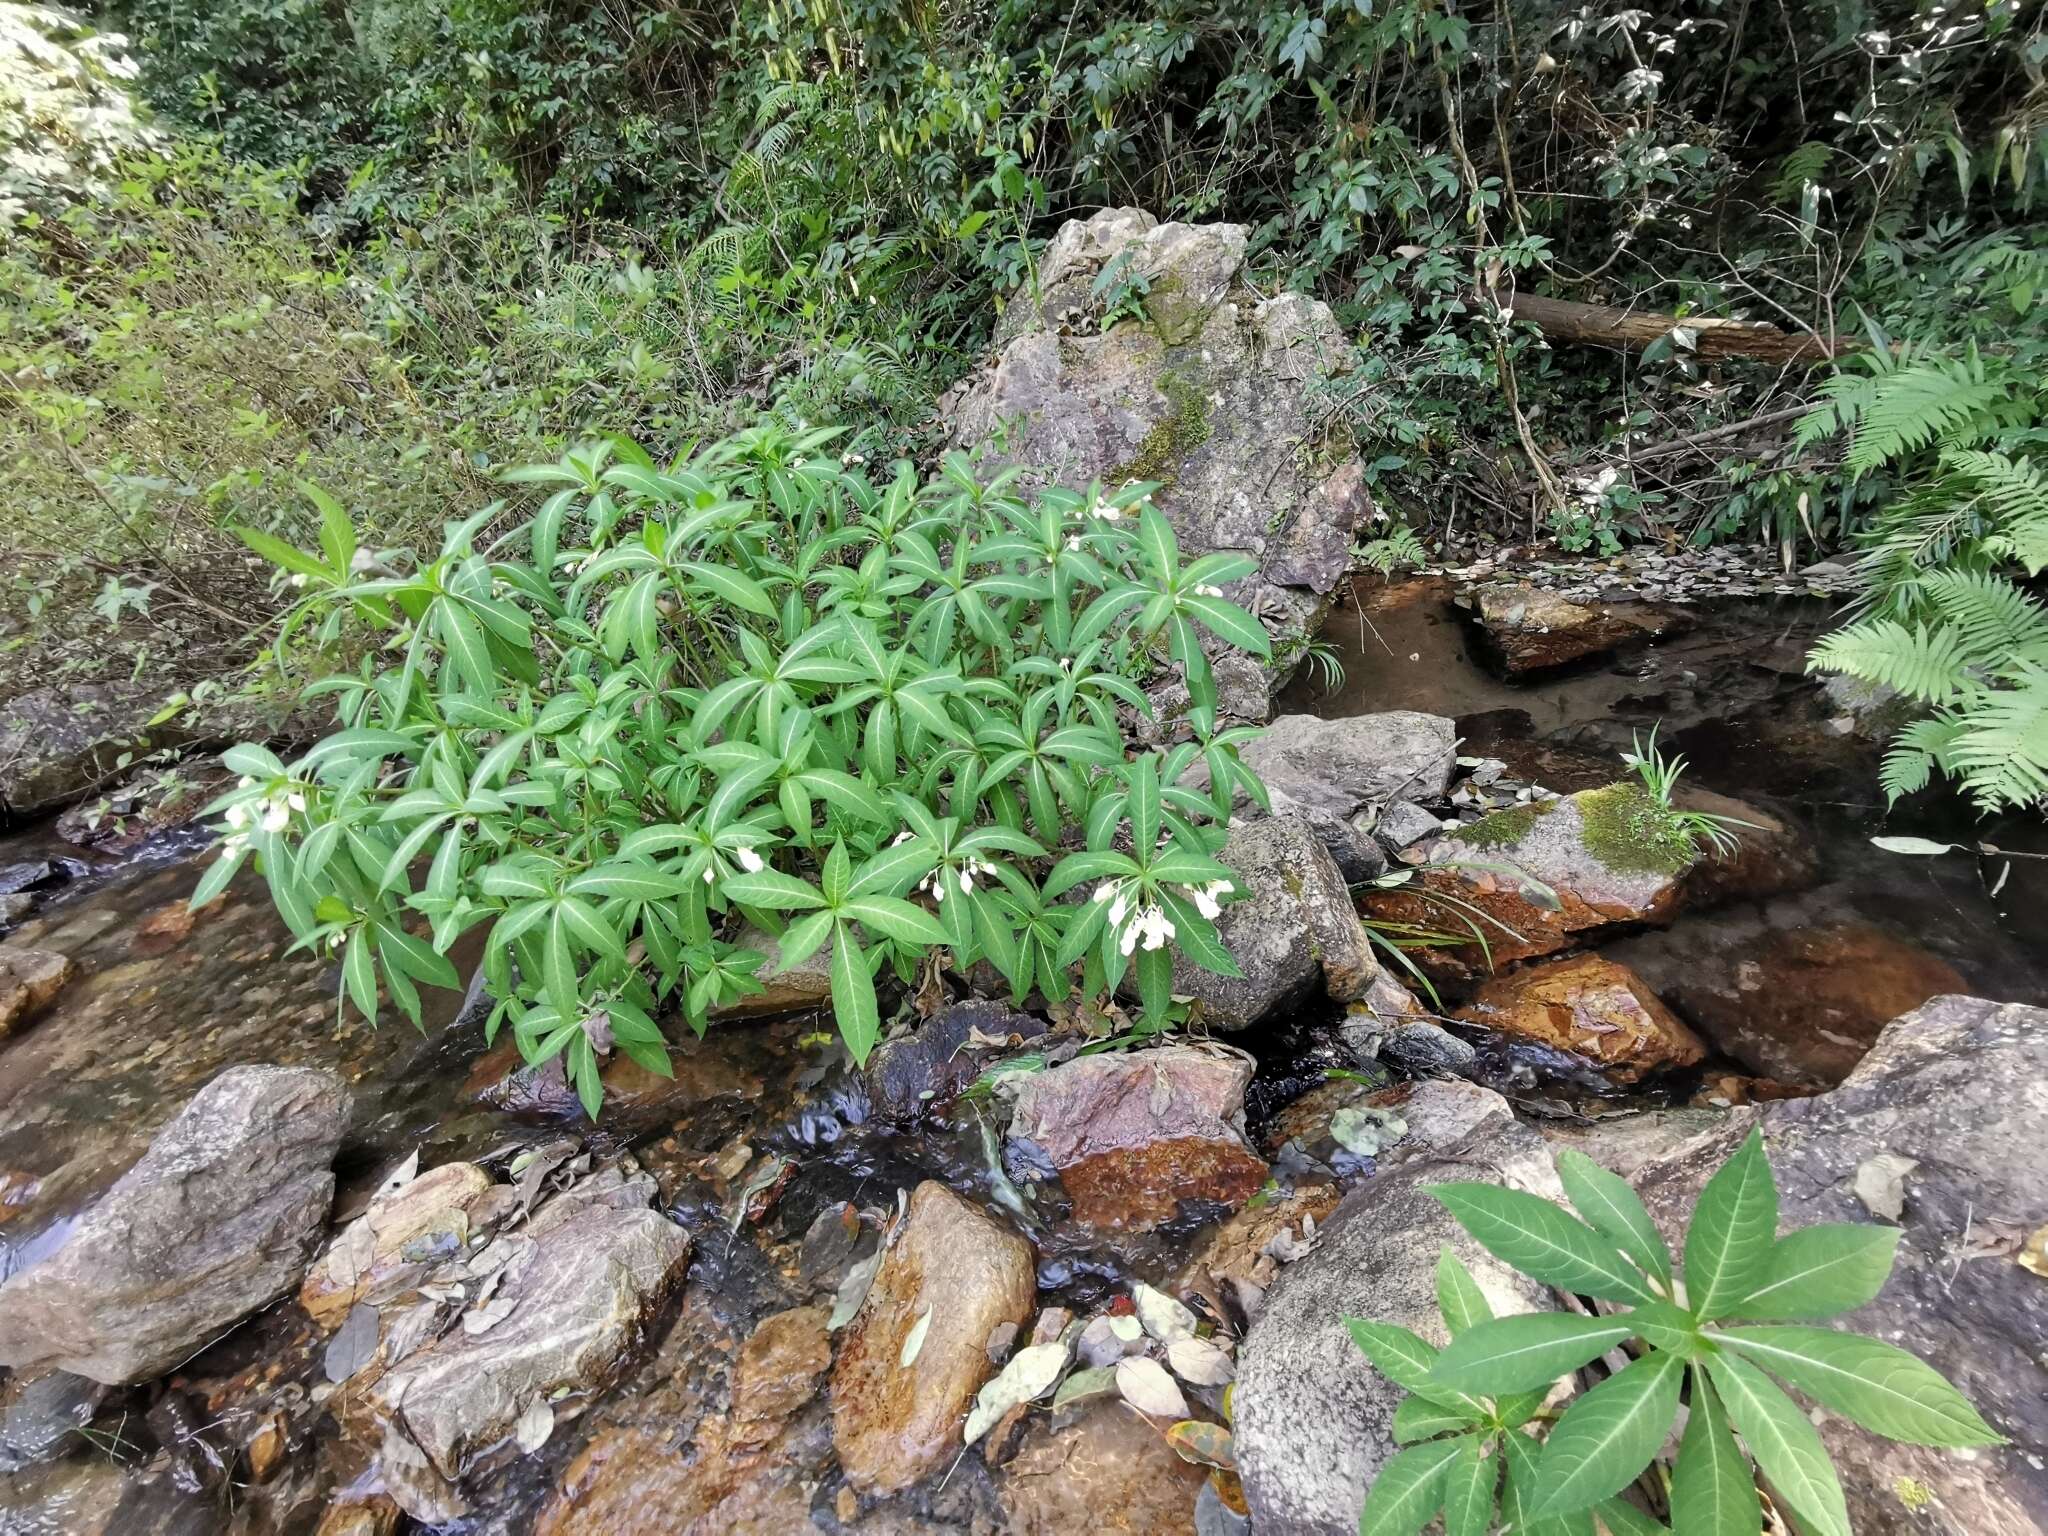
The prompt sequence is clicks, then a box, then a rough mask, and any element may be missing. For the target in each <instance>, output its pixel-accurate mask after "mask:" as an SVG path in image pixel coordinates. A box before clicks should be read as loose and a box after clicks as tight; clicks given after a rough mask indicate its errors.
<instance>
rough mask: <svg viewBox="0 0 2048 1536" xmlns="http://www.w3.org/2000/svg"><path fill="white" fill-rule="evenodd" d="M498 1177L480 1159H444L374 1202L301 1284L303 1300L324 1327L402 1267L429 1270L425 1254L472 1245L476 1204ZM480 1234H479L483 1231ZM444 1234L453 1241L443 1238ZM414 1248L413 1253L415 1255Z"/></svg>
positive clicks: (337, 1322) (441, 1254)
mask: <svg viewBox="0 0 2048 1536" xmlns="http://www.w3.org/2000/svg"><path fill="white" fill-rule="evenodd" d="M496 1187H497V1184H496V1181H495V1180H494V1179H492V1177H491V1176H490V1175H489V1174H488V1173H486V1172H484V1170H483V1169H481V1168H479V1167H477V1165H476V1164H474V1163H443V1164H442V1165H441V1166H440V1167H438V1168H430V1169H428V1170H427V1171H426V1172H425V1173H423V1174H421V1175H420V1176H419V1177H418V1178H416V1179H414V1180H413V1181H412V1182H411V1183H409V1184H407V1185H405V1186H404V1187H403V1188H401V1189H398V1190H396V1191H394V1192H393V1193H391V1194H388V1195H381V1196H379V1197H378V1198H377V1199H375V1200H372V1201H371V1202H370V1208H369V1210H368V1211H366V1212H365V1213H364V1214H363V1215H361V1216H359V1217H357V1218H356V1219H355V1221H353V1222H351V1223H350V1224H349V1225H348V1226H347V1227H345V1228H343V1229H342V1231H341V1233H340V1234H339V1235H338V1236H337V1237H336V1238H335V1240H334V1242H333V1244H332V1245H331V1246H330V1247H329V1249H328V1250H327V1252H326V1253H325V1254H324V1255H322V1257H321V1259H320V1262H319V1263H317V1264H315V1265H314V1266H313V1267H312V1268H311V1269H310V1270H309V1271H307V1274H306V1280H305V1284H303V1285H301V1286H300V1287H299V1305H300V1306H302V1307H304V1308H305V1309H306V1312H307V1314H308V1315H309V1316H311V1317H312V1319H313V1321H314V1322H315V1323H318V1324H319V1325H320V1326H321V1327H322V1328H324V1329H329V1330H332V1329H335V1328H338V1327H340V1326H341V1322H342V1319H343V1318H345V1317H347V1316H348V1311H349V1308H350V1307H352V1306H354V1305H355V1304H356V1302H357V1301H359V1300H361V1299H362V1298H363V1297H365V1296H368V1295H370V1294H371V1293H372V1292H374V1291H377V1290H379V1289H380V1288H382V1287H385V1286H387V1285H389V1284H390V1283H391V1282H392V1281H393V1280H394V1279H395V1278H396V1277H397V1276H399V1275H400V1273H401V1272H404V1271H414V1270H416V1271H418V1272H420V1273H422V1274H423V1273H424V1272H425V1269H426V1268H427V1267H428V1265H427V1264H426V1263H424V1262H423V1261H422V1258H421V1257H420V1256H421V1255H424V1254H427V1253H431V1254H433V1255H435V1256H436V1257H437V1258H442V1257H446V1256H447V1255H448V1254H449V1253H450V1252H460V1251H461V1250H463V1249H465V1248H467V1247H468V1246H469V1240H470V1236H471V1232H472V1225H471V1222H470V1210H471V1208H472V1207H473V1206H475V1205H476V1203H477V1201H478V1200H479V1199H480V1198H481V1197H482V1196H483V1195H484V1194H485V1193H486V1192H488V1191H489V1190H492V1189H494V1188H496ZM479 1235H481V1234H479ZM444 1236H445V1237H446V1238H447V1239H448V1241H447V1242H445V1243H442V1242H437V1241H436V1239H437V1238H442V1237H444ZM409 1252H410V1255H411V1256H409Z"/></svg>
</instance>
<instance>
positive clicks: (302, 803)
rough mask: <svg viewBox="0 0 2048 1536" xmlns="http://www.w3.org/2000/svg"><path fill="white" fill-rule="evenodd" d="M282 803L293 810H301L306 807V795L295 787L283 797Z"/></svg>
mask: <svg viewBox="0 0 2048 1536" xmlns="http://www.w3.org/2000/svg"><path fill="white" fill-rule="evenodd" d="M284 803H285V804H286V805H288V806H290V807H291V808H292V809H293V810H295V811H303V810H304V809H305V808H306V797H305V796H304V795H302V794H300V793H299V792H298V791H297V790H296V789H295V790H293V791H292V792H291V793H290V794H288V795H286V796H285V797H284Z"/></svg>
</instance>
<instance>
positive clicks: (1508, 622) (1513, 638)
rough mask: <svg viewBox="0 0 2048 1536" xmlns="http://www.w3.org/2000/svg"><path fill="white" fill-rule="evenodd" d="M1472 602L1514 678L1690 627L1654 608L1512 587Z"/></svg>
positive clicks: (1493, 587) (1675, 614)
mask: <svg viewBox="0 0 2048 1536" xmlns="http://www.w3.org/2000/svg"><path fill="white" fill-rule="evenodd" d="M1473 601H1474V605H1475V611H1476V614H1477V617H1478V621H1479V629H1480V632H1481V634H1482V635H1484V637H1485V639H1486V649H1487V650H1488V651H1489V652H1490V653H1491V654H1492V656H1493V658H1494V659H1495V660H1496V661H1497V662H1498V663H1499V665H1500V667H1501V670H1502V671H1504V672H1506V673H1507V675H1508V676H1510V677H1524V676H1527V675H1528V674H1530V673H1534V672H1546V671H1549V670H1550V669H1552V668H1553V667H1563V666H1569V665H1571V664H1572V663H1573V662H1578V661H1585V660H1587V659H1588V658H1589V657H1594V656H1603V655H1605V654H1607V653H1608V652H1610V651H1614V650H1618V649H1620V648H1621V647H1623V646H1626V645H1632V644H1639V643H1641V642H1643V641H1646V640H1653V639H1655V638H1656V637H1657V636H1658V635H1662V634H1668V633H1671V632H1672V631H1674V630H1677V629H1681V628H1685V627H1687V626H1689V625H1690V623H1691V621H1690V620H1689V619H1688V618H1687V617H1686V616H1685V615H1684V614H1683V613H1681V612H1679V611H1678V610H1676V609H1671V608H1662V607H1658V606H1657V605H1655V604H1653V603H1577V602H1572V601H1570V600H1569V599H1567V598H1564V597H1561V596H1559V595H1558V594H1557V593H1555V592H1547V591H1544V590H1542V589H1541V588H1537V587H1530V586H1526V585H1518V584H1512V583H1507V582H1495V583H1492V584H1490V585H1488V586H1483V587H1481V588H1480V589H1479V590H1478V592H1477V593H1476V594H1475V597H1474V600H1473Z"/></svg>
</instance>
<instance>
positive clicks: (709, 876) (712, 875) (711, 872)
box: [704, 864, 718, 885]
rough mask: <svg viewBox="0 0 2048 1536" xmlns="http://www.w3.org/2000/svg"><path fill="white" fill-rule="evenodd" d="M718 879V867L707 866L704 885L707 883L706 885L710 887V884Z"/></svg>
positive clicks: (705, 867)
mask: <svg viewBox="0 0 2048 1536" xmlns="http://www.w3.org/2000/svg"><path fill="white" fill-rule="evenodd" d="M717 878H718V869H717V866H715V865H712V864H706V865H705V866H704V883H705V884H706V885H709V884H710V883H711V882H712V881H714V880H716V879H717Z"/></svg>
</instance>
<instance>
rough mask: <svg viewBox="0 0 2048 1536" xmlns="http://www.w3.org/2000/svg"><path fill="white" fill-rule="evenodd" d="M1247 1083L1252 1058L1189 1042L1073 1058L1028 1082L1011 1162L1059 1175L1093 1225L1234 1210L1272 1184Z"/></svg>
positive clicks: (1081, 1216)
mask: <svg viewBox="0 0 2048 1536" xmlns="http://www.w3.org/2000/svg"><path fill="white" fill-rule="evenodd" d="M1251 1076H1252V1062H1251V1060H1250V1059H1249V1058H1248V1057H1245V1056H1243V1055H1240V1054H1237V1053H1235V1052H1232V1053H1229V1054H1225V1053H1223V1052H1220V1051H1207V1050H1202V1049H1200V1048H1198V1047H1196V1046H1190V1045H1167V1046H1161V1047H1158V1048H1157V1049H1154V1050H1147V1051H1123V1052H1105V1053H1103V1054H1101V1055H1096V1056H1078V1057H1076V1058H1074V1059H1073V1060H1072V1061H1067V1062H1062V1063H1061V1064H1060V1065H1058V1066H1054V1067H1047V1068H1046V1069H1045V1070H1043V1071H1040V1072H1034V1073H1032V1074H1031V1075H1030V1076H1029V1077H1026V1078H1025V1079H1024V1080H1023V1082H1022V1084H1021V1085H1020V1086H1019V1088H1018V1091H1017V1107H1016V1114H1015V1116H1014V1118H1013V1119H1012V1120H1011V1123H1010V1141H1011V1151H1012V1155H1013V1157H1014V1158H1015V1160H1016V1161H1017V1162H1019V1163H1020V1164H1021V1165H1023V1166H1026V1167H1033V1168H1036V1167H1049V1168H1050V1169H1052V1170H1053V1171H1054V1172H1056V1173H1057V1174H1058V1175H1059V1180H1060V1185H1061V1187H1062V1188H1063V1189H1065V1191H1066V1193H1067V1197H1068V1198H1069V1199H1070V1200H1072V1201H1073V1205H1074V1216H1075V1219H1076V1220H1078V1221H1081V1222H1084V1223H1086V1224H1088V1225H1089V1226H1093V1227H1098V1228H1112V1229H1113V1228H1133V1227H1137V1228H1142V1227H1152V1226H1157V1225H1158V1224H1160V1223H1161V1222H1164V1221H1168V1220H1171V1219H1172V1218H1173V1217H1174V1216H1175V1215H1176V1214H1177V1213H1178V1211H1179V1210H1180V1207H1181V1203H1182V1202H1183V1201H1194V1202H1207V1203H1212V1204H1216V1205H1221V1206H1225V1207H1229V1208H1232V1209H1234V1208H1235V1207H1237V1206H1239V1205H1242V1204H1243V1203H1244V1202H1245V1201H1246V1200H1249V1199H1250V1198H1251V1197H1252V1196H1253V1195H1254V1194H1256V1193H1257V1192H1258V1191H1259V1190H1260V1189H1261V1188H1263V1187H1264V1185H1265V1182H1266V1173H1267V1170H1266V1165H1265V1163H1264V1162H1263V1161H1261V1160H1260V1159H1259V1158H1258V1156H1256V1155H1255V1154H1254V1153H1253V1151H1252V1149H1251V1147H1250V1146H1249V1145H1247V1143H1246V1142H1245V1139H1244V1091H1245V1088H1246V1086H1247V1085H1248V1084H1249V1083H1250V1082H1251Z"/></svg>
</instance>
